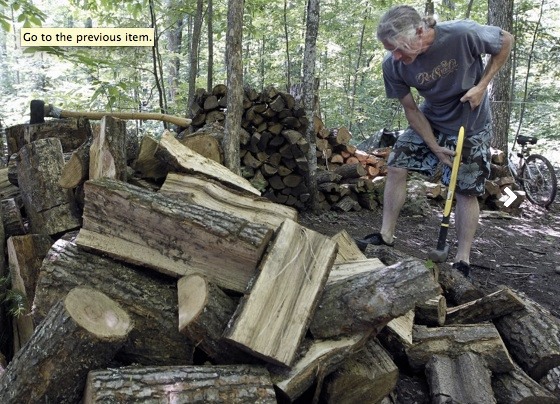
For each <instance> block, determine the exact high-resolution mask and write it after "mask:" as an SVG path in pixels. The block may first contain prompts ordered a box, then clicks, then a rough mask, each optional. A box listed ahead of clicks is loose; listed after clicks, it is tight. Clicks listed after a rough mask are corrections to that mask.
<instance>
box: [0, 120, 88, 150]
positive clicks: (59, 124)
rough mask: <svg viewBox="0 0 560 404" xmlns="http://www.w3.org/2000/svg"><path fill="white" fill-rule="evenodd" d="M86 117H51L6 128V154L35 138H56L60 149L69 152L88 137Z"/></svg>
mask: <svg viewBox="0 0 560 404" xmlns="http://www.w3.org/2000/svg"><path fill="white" fill-rule="evenodd" d="M88 130H91V129H90V128H89V121H88V120H87V119H53V120H49V121H47V122H45V123H39V124H34V125H29V124H22V125H16V126H11V127H9V128H6V142H7V144H8V156H11V155H12V154H14V153H17V152H18V151H19V150H20V149H21V148H22V147H23V146H25V145H26V144H29V143H32V142H34V141H36V140H40V139H47V138H49V137H50V138H57V139H59V140H60V143H61V145H62V150H63V151H64V152H70V151H72V150H74V149H77V148H78V147H79V146H80V145H81V144H82V143H84V142H85V141H86V139H87V137H88Z"/></svg>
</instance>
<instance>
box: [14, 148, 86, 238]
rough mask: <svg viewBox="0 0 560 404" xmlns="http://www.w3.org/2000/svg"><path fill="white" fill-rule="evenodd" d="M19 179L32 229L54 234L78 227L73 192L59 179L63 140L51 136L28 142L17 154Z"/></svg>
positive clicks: (35, 231) (37, 231)
mask: <svg viewBox="0 0 560 404" xmlns="http://www.w3.org/2000/svg"><path fill="white" fill-rule="evenodd" d="M18 160H19V161H18V164H17V173H18V183H19V187H20V190H21V196H22V200H23V204H24V206H25V211H26V213H27V216H28V217H29V221H30V227H31V232H32V233H36V234H48V235H55V234H58V233H63V232H67V231H70V230H73V229H76V228H78V227H79V226H80V221H79V220H78V218H77V217H76V216H75V214H74V212H73V211H72V207H71V206H70V203H69V201H70V196H71V195H70V194H69V192H68V191H67V190H64V189H62V188H60V186H59V185H58V179H59V177H60V174H61V172H62V167H63V166H64V157H63V155H62V147H61V144H60V140H58V139H56V138H48V139H42V140H37V141H35V142H33V143H30V144H28V145H25V146H23V147H22V148H21V150H20V152H19V154H18Z"/></svg>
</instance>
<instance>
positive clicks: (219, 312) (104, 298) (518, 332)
mask: <svg viewBox="0 0 560 404" xmlns="http://www.w3.org/2000/svg"><path fill="white" fill-rule="evenodd" d="M73 122H74V123H73V124H72V123H65V125H69V126H70V127H73V128H74V130H78V129H80V128H86V130H85V132H84V133H85V135H84V137H85V138H84V143H83V144H87V145H89V147H82V146H83V145H82V146H78V147H77V148H75V145H69V144H67V143H66V142H65V141H64V140H61V139H64V138H63V137H53V134H52V132H51V134H49V135H48V137H47V138H42V137H41V135H40V133H41V131H40V130H36V131H34V133H35V136H34V137H33V138H29V137H27V139H28V140H27V142H28V143H27V144H23V146H21V148H20V149H19V150H18V151H17V152H15V153H13V155H12V156H11V158H10V165H9V166H8V167H6V168H4V169H2V170H1V174H2V178H4V180H2V181H0V185H2V189H1V190H0V191H1V193H2V197H3V198H4V199H3V203H2V208H3V209H2V212H3V218H4V221H3V222H4V226H3V231H4V239H5V241H6V242H5V243H2V248H3V249H4V251H3V255H4V256H5V257H7V262H4V261H3V262H2V266H3V268H2V272H3V273H4V274H5V275H6V276H8V277H9V278H10V279H11V287H10V292H11V295H12V296H19V297H20V298H21V299H19V300H18V302H19V304H20V306H19V308H20V314H21V315H19V316H16V317H13V316H6V315H5V314H6V313H3V316H2V323H1V324H2V330H3V333H2V334H3V335H4V336H6V335H8V334H9V335H12V336H13V337H12V338H8V339H5V340H4V341H2V346H1V348H2V354H3V356H4V359H5V360H4V361H3V363H2V375H1V376H0V402H2V403H7V404H9V403H14V404H15V403H22V402H56V403H78V402H84V403H93V402H142V403H151V402H153V403H156V402H157V403H160V402H193V403H194V402H200V403H202V402H204V403H207V402H219V403H247V402H256V403H275V402H325V403H341V402H342V403H344V402H347V403H356V402H360V403H361V402H371V403H377V402H383V403H390V402H394V400H398V397H395V395H396V394H395V391H396V385H397V382H398V379H399V374H400V373H405V372H414V373H415V374H417V375H424V379H425V381H426V383H427V384H428V385H429V386H430V395H431V400H432V402H449V401H453V402H476V403H492V402H500V403H521V402H539V403H558V402H560V398H559V395H560V392H559V389H558V386H559V385H560V384H559V383H560V320H558V319H557V318H555V317H553V316H552V315H551V314H550V313H549V312H547V311H546V310H544V309H543V308H542V307H540V306H539V305H538V304H536V303H535V302H532V301H531V300H530V299H528V298H526V297H523V296H520V295H519V294H516V293H515V292H514V291H512V290H509V289H498V290H496V291H495V292H493V293H491V294H484V293H482V292H481V291H480V290H478V289H477V288H476V287H475V286H474V285H472V284H471V283H470V282H469V281H468V280H467V279H465V278H464V277H462V275H460V274H459V273H457V272H455V271H454V270H453V269H449V268H447V267H444V266H442V267H441V268H439V267H437V266H434V267H430V268H428V267H427V266H426V265H425V264H424V263H423V262H421V261H418V260H416V259H413V258H411V257H407V256H403V255H400V254H399V253H398V251H396V250H394V249H391V248H388V247H385V248H383V247H374V246H369V247H368V249H367V250H366V252H365V254H364V253H362V252H361V251H359V250H358V249H357V247H356V245H355V243H354V242H353V240H352V239H351V238H350V236H349V235H348V233H346V232H345V231H342V232H340V233H337V234H336V235H334V236H332V237H329V236H327V235H323V234H320V233H317V232H315V231H313V230H311V229H309V228H306V227H304V226H302V225H300V224H299V223H298V220H297V219H298V213H297V210H295V209H294V208H291V207H287V206H285V205H282V204H277V203H275V202H272V201H270V200H269V199H267V198H263V197H261V196H260V192H259V191H258V190H256V189H255V188H254V187H253V186H252V185H251V184H250V183H249V181H247V180H246V179H244V178H242V177H239V176H236V175H234V174H233V173H231V172H230V171H229V170H227V169H225V167H223V166H221V165H220V164H219V163H217V162H215V161H214V160H211V159H209V158H207V157H204V156H202V155H200V154H199V153H196V152H194V151H193V150H192V149H190V148H189V147H187V146H185V145H184V144H183V143H181V141H180V140H179V139H177V138H176V136H175V135H174V134H172V133H171V132H167V131H166V132H164V133H163V135H162V137H161V140H160V141H159V142H157V144H155V145H154V144H153V143H151V142H150V141H148V140H143V142H142V143H143V147H141V148H140V151H139V152H138V153H139V154H138V155H137V156H136V157H134V158H131V157H130V156H127V150H133V149H134V148H127V147H126V145H127V141H126V131H125V130H124V125H122V124H121V122H120V121H118V120H116V119H114V118H108V117H105V118H103V120H102V122H101V125H100V131H99V133H95V134H92V133H91V132H89V131H88V130H87V125H84V123H83V122H81V123H77V122H76V121H73ZM59 124H60V123H50V122H47V123H45V124H40V125H44V126H45V127H47V126H49V125H59ZM72 125H73V126H72ZM20 129H21V128H20ZM24 129H25V128H24ZM21 132H22V133H24V132H25V130H23V131H21ZM90 135H92V136H93V138H92V139H89V136H90ZM23 143H25V141H24V142H23ZM148 146H150V147H153V148H152V152H151V153H147V152H146V150H148ZM84 149H87V151H88V152H87V153H86V152H85V150H84ZM142 151H143V152H142ZM142 153H144V154H142ZM65 154H66V156H65ZM149 156H151V164H149V161H150V158H149ZM86 162H87V164H86ZM137 165H138V166H142V167H143V168H144V169H145V170H148V167H151V170H152V171H151V172H152V174H157V175H160V174H161V172H166V174H165V176H164V177H165V180H164V182H163V183H161V184H160V185H158V186H156V184H155V183H154V182H152V181H146V180H145V179H143V178H139V177H138V176H137V175H135V174H133V171H134V170H133V169H132V166H137ZM10 172H12V174H11V175H9V173H10ZM14 172H15V174H14ZM31 173H32V174H33V175H32V174H31ZM158 173H160V174H158ZM5 201H9V203H8V202H6V203H5ZM14 207H15V208H14ZM554 394H556V396H555V395H554Z"/></svg>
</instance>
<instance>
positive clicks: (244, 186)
mask: <svg viewBox="0 0 560 404" xmlns="http://www.w3.org/2000/svg"><path fill="white" fill-rule="evenodd" d="M156 157H158V158H160V159H161V160H162V161H164V162H166V163H167V164H169V165H171V166H172V167H173V168H174V170H175V171H180V172H181V171H182V172H188V173H196V174H202V175H204V176H206V177H209V178H212V179H215V180H218V181H220V182H223V183H224V184H226V185H228V186H232V187H234V188H237V189H239V190H241V191H247V192H249V193H252V194H255V195H259V196H260V194H261V193H260V192H259V191H258V190H257V189H256V188H254V187H253V186H252V185H251V183H250V182H249V181H247V180H246V179H244V178H242V177H240V176H238V175H236V174H234V173H232V172H231V171H230V170H229V169H227V168H226V167H224V166H223V165H221V164H218V163H216V162H215V161H213V160H210V159H207V158H206V157H204V156H201V155H200V154H198V153H196V152H194V151H193V150H191V149H189V148H188V147H187V146H185V145H183V144H181V143H180V142H179V141H178V140H177V139H176V138H175V136H174V135H173V133H171V132H170V131H165V132H164V133H163V135H161V140H160V142H159V145H158V148H157V150H156Z"/></svg>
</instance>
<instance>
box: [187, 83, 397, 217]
mask: <svg viewBox="0 0 560 404" xmlns="http://www.w3.org/2000/svg"><path fill="white" fill-rule="evenodd" d="M226 104H227V88H226V87H225V86H223V85H218V86H216V87H214V89H213V90H212V92H208V91H206V90H204V89H200V90H198V91H197V92H196V97H195V102H194V104H193V105H194V106H193V108H192V111H191V114H192V127H190V128H189V129H188V132H189V133H188V134H187V133H184V134H182V135H181V136H180V137H181V138H182V139H184V140H185V141H188V142H190V144H189V147H192V148H194V149H195V150H197V151H198V152H200V153H202V154H203V155H206V156H207V157H209V158H213V159H215V160H216V161H218V162H220V163H221V162H222V161H221V160H220V158H223V157H220V156H222V154H223V153H222V152H221V150H219V147H220V142H221V139H223V129H220V128H222V127H223V122H224V119H225V112H224V111H225V107H226ZM243 106H244V113H243V117H242V127H243V129H244V131H245V132H244V133H243V136H242V138H241V144H240V147H241V165H242V168H243V176H244V178H246V179H248V180H249V181H250V182H251V183H252V184H253V185H254V186H255V187H256V188H258V189H259V190H261V191H262V192H263V195H264V196H265V197H267V198H268V199H270V200H272V201H274V202H277V203H281V204H284V205H288V206H293V207H295V208H297V209H304V208H305V206H306V203H307V201H308V200H309V198H310V195H309V190H308V188H307V185H306V181H305V178H306V176H307V171H308V167H309V165H308V162H307V158H306V155H307V152H308V151H309V147H310V146H309V142H308V141H307V140H306V135H305V134H306V130H307V127H308V125H309V119H308V118H307V117H306V116H305V110H304V109H303V107H302V106H301V105H300V103H299V102H297V101H296V99H295V98H294V96H292V95H291V94H290V93H286V92H282V91H278V90H277V89H275V88H273V87H268V88H266V89H265V90H263V91H262V92H257V91H255V90H252V89H246V90H245V93H244V101H243ZM312 124H313V131H314V133H315V137H316V147H317V165H318V168H319V169H320V171H327V172H328V173H331V172H336V173H337V174H339V173H338V170H340V169H342V170H345V171H344V172H343V173H342V175H341V176H340V177H339V176H336V175H335V176H332V177H330V178H329V181H326V182H328V184H327V185H322V186H320V195H319V196H318V198H319V201H320V202H321V206H322V208H323V209H326V210H329V209H331V208H333V209H339V210H346V211H348V210H360V209H362V208H371V207H372V206H373V205H372V202H371V201H370V200H369V199H371V198H368V197H367V196H365V195H363V194H368V193H370V192H371V191H372V188H373V187H372V185H371V180H372V179H373V178H376V177H378V176H383V175H385V173H386V171H385V159H384V158H385V157H386V155H387V154H388V151H387V149H386V148H385V149H382V150H375V151H372V152H364V151H361V150H358V149H357V148H356V147H355V146H352V145H351V144H350V141H351V138H352V136H351V134H350V132H349V131H348V129H346V128H344V127H341V128H337V129H328V128H326V127H325V125H324V124H323V123H322V121H321V120H320V119H319V118H318V117H314V119H313V122H312ZM189 138H190V140H187V139H189ZM212 138H215V139H217V141H216V140H213V139H212ZM207 153H208V154H207ZM348 166H350V167H351V168H348ZM325 175H327V174H325ZM329 175H330V174H329ZM321 178H324V177H321ZM368 180H369V181H368ZM375 206H376V205H375Z"/></svg>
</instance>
